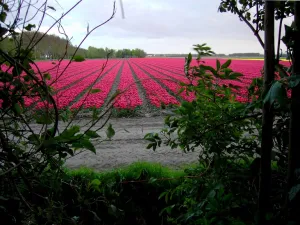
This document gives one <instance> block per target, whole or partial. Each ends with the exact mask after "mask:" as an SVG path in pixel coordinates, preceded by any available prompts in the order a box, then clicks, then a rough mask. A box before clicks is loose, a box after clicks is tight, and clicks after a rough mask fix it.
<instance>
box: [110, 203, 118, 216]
mask: <svg viewBox="0 0 300 225" xmlns="http://www.w3.org/2000/svg"><path fill="white" fill-rule="evenodd" d="M108 213H109V214H110V215H112V216H116V215H117V207H116V206H114V205H110V206H109V207H108Z"/></svg>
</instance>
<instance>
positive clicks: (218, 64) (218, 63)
mask: <svg viewBox="0 0 300 225" xmlns="http://www.w3.org/2000/svg"><path fill="white" fill-rule="evenodd" d="M220 68H221V63H220V60H218V59H217V71H218V70H219V69H220Z"/></svg>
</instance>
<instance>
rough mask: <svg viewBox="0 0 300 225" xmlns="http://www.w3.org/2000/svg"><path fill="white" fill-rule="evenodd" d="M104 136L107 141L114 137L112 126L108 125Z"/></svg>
mask: <svg viewBox="0 0 300 225" xmlns="http://www.w3.org/2000/svg"><path fill="white" fill-rule="evenodd" d="M105 133H106V136H107V138H108V139H111V138H112V137H113V136H115V133H116V132H115V130H114V129H113V128H112V125H111V124H109V125H108V127H107V130H106V132H105Z"/></svg>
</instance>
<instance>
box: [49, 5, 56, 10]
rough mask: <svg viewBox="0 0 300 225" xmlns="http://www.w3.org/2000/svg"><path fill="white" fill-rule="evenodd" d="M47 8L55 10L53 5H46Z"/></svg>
mask: <svg viewBox="0 0 300 225" xmlns="http://www.w3.org/2000/svg"><path fill="white" fill-rule="evenodd" d="M47 7H48V8H49V9H52V10H53V11H56V9H55V8H54V7H53V6H47Z"/></svg>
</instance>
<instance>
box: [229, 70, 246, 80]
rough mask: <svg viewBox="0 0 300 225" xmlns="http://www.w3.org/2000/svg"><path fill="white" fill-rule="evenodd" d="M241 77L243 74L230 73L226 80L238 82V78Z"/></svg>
mask: <svg viewBox="0 0 300 225" xmlns="http://www.w3.org/2000/svg"><path fill="white" fill-rule="evenodd" d="M242 76H243V74H241V73H237V72H234V73H231V74H230V75H229V77H228V78H229V79H230V80H238V78H239V77H242Z"/></svg>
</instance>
